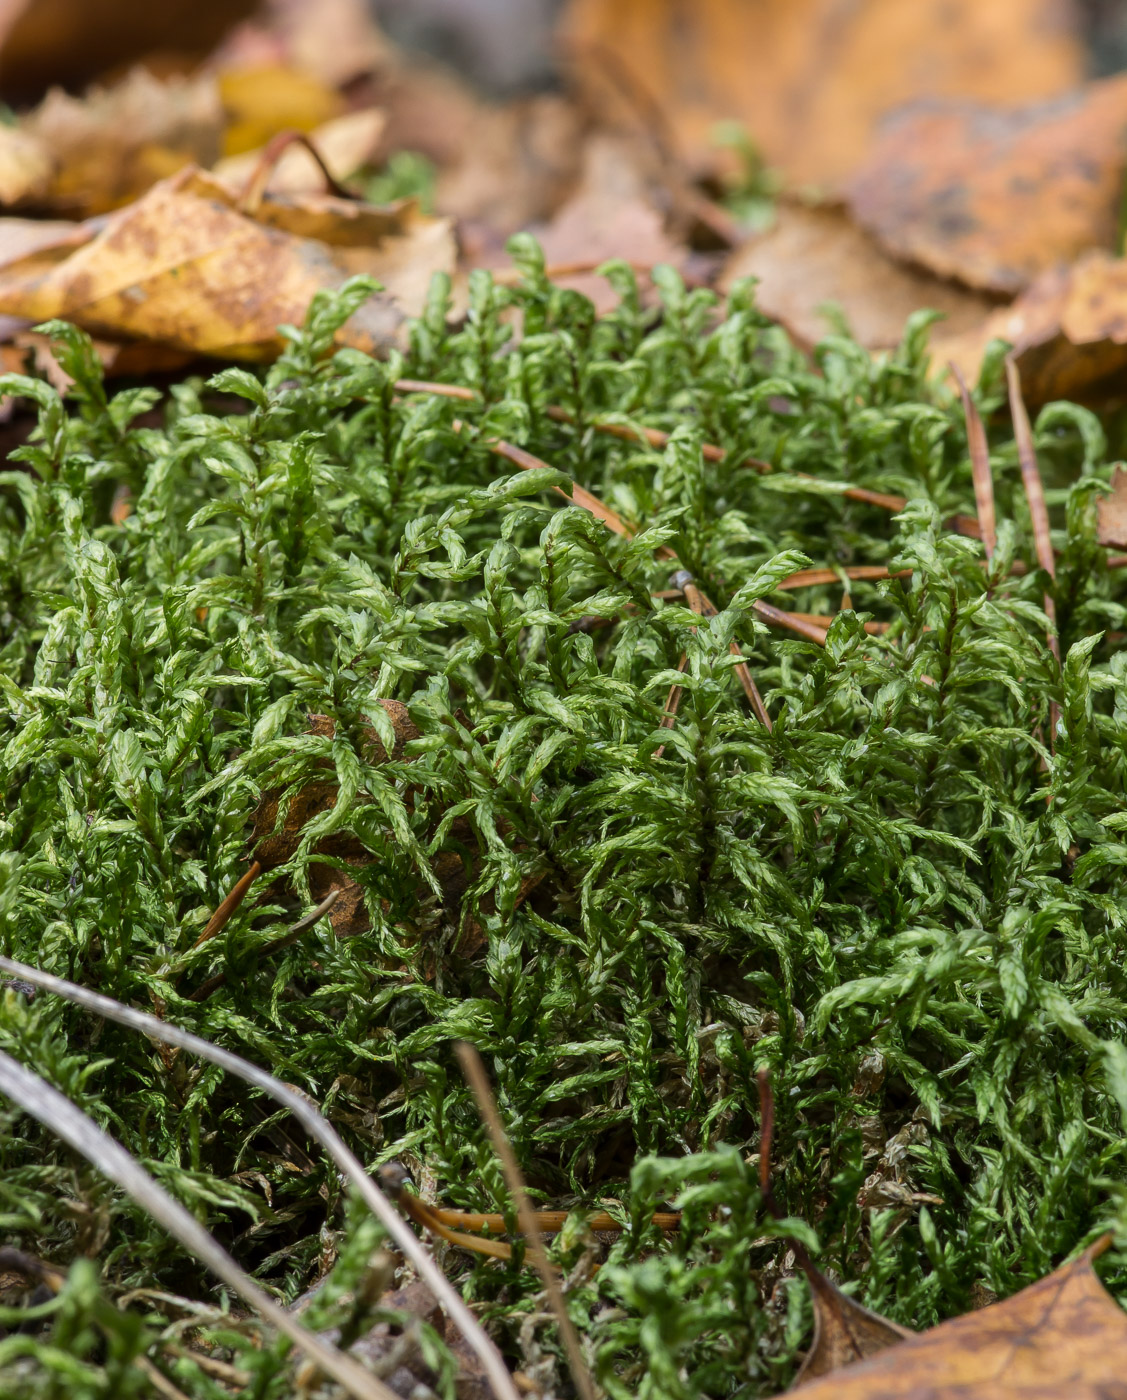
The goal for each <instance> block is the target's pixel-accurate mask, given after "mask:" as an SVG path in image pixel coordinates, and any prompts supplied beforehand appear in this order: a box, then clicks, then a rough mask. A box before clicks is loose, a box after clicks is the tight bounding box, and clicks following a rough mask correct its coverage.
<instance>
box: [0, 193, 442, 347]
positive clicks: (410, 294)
mask: <svg viewBox="0 0 1127 1400" xmlns="http://www.w3.org/2000/svg"><path fill="white" fill-rule="evenodd" d="M339 206H343V208H342V207H339ZM345 210H347V211H349V217H351V219H352V224H350V225H349V226H348V227H349V233H350V234H355V230H356V228H358V227H361V226H362V227H363V228H364V229H365V232H366V233H368V234H371V235H372V236H373V237H378V241H377V242H376V243H374V244H373V245H372V246H365V245H363V244H361V243H359V242H358V243H354V244H352V245H351V246H348V235H346V236H345V237H344V238H342V239H341V246H340V247H331V246H330V245H329V244H328V243H327V242H324V241H322V240H321V239H317V238H313V237H309V236H299V235H298V234H296V233H295V232H291V231H288V230H287V228H286V227H285V225H286V224H287V222H289V223H291V224H295V223H299V222H300V221H301V220H302V219H306V220H307V221H309V220H311V221H312V222H313V226H316V227H318V228H320V229H321V231H322V232H324V233H326V234H328V233H329V232H331V231H332V229H333V226H334V220H335V221H336V222H338V223H339V222H342V221H343V220H344V218H345ZM397 219H398V223H397V222H396V220H397ZM268 220H272V221H273V222H268ZM365 221H366V222H365ZM381 231H382V232H381ZM406 245H410V246H409V247H408V246H406ZM358 249H359V250H360V251H359V252H358V251H357V250H358ZM341 252H347V253H349V254H353V255H355V256H354V258H353V260H352V262H351V264H350V261H349V260H348V259H342V258H339V257H338V256H337V254H338V253H341ZM358 262H363V268H362V269H361V268H358V267H357V266H356V263H358ZM452 264H453V242H452V238H451V235H450V230H449V227H448V225H447V224H446V223H445V221H443V220H427V219H425V218H424V216H422V215H420V214H418V212H417V211H415V210H414V209H412V208H411V207H409V206H406V207H404V206H400V207H398V208H394V209H389V210H385V211H380V210H371V209H366V208H365V206H356V205H352V204H350V203H348V202H347V201H331V202H330V203H329V204H328V205H326V204H323V203H322V204H317V205H314V206H312V207H307V206H303V205H302V204H300V203H297V202H291V203H290V204H289V205H286V206H283V205H281V204H279V203H276V202H275V201H272V200H264V201H263V202H262V205H261V206H260V208H259V210H258V216H257V217H251V216H250V215H248V214H247V213H245V212H243V211H242V210H240V209H239V208H238V206H237V205H236V203H235V200H234V198H233V196H232V195H231V193H230V191H229V190H227V189H226V187H225V186H224V185H222V184H221V183H220V182H219V181H217V180H215V179H214V177H212V176H210V175H208V174H207V173H206V172H204V171H201V170H198V169H196V168H195V167H190V168H188V169H186V170H183V171H181V172H180V173H179V174H177V175H175V176H173V177H172V178H171V179H169V180H164V181H161V182H160V183H159V184H157V185H155V186H154V187H153V188H152V189H151V190H150V191H149V192H148V193H147V194H146V195H144V196H143V197H142V198H141V199H139V200H138V201H137V202H136V203H135V204H132V205H130V206H129V207H128V208H126V209H123V210H120V211H118V212H117V213H115V214H112V215H110V216H109V217H108V219H106V220H105V221H104V222H103V223H102V224H101V225H99V226H98V227H97V229H96V231H95V232H94V236H93V237H92V238H91V239H90V241H89V242H88V243H86V244H85V245H84V246H82V247H80V248H78V249H77V250H76V251H74V252H73V253H72V254H71V255H70V256H69V257H67V258H65V259H64V260H62V261H60V262H55V263H53V264H51V265H48V266H46V267H44V265H43V259H42V258H29V259H24V260H23V261H21V262H16V263H14V264H12V265H11V266H9V267H8V268H0V314H7V315H12V316H26V317H28V318H29V319H33V320H41V319H46V318H48V317H52V316H61V317H65V318H66V319H68V320H72V321H74V322H76V323H77V324H78V325H81V326H83V327H84V328H85V329H86V330H89V331H91V332H92V333H94V334H96V335H103V336H107V337H110V338H114V339H133V338H135V339H141V340H147V341H154V342H157V343H159V344H161V345H165V346H172V347H174V348H177V349H180V350H184V351H188V352H191V353H197V354H206V355H216V356H223V357H225V358H230V359H247V360H267V359H270V358H272V357H273V356H274V355H276V354H277V353H278V351H279V349H280V348H281V346H282V341H281V339H280V338H279V336H278V333H277V327H278V325H280V324H293V323H299V322H300V321H301V320H302V318H303V317H304V315H305V312H306V309H307V307H308V305H309V301H310V299H311V297H312V296H313V294H314V293H315V292H317V291H319V290H320V289H322V288H326V287H334V286H338V285H339V284H340V283H341V282H343V281H344V280H345V278H346V277H347V276H348V275H349V273H350V272H352V271H358V270H363V271H365V272H369V273H371V274H372V275H373V276H375V277H377V278H379V279H380V281H381V282H383V283H384V285H385V286H386V288H387V291H386V293H379V294H377V295H376V296H374V297H372V298H370V299H369V301H368V302H366V303H365V304H364V305H363V306H362V307H361V308H360V309H359V311H357V312H356V314H355V315H354V316H353V317H352V318H351V319H350V320H349V322H348V323H347V325H346V326H345V327H344V328H343V330H342V332H341V336H340V338H341V340H342V342H344V343H347V344H350V345H355V346H357V347H358V348H361V349H364V350H367V351H370V352H373V353H379V352H381V351H384V350H386V349H387V348H388V347H389V346H390V345H392V344H394V343H396V340H397V337H398V335H399V333H400V331H401V328H402V325H403V321H404V312H403V307H402V304H401V302H400V300H399V297H400V295H401V294H402V295H403V296H404V297H406V298H407V299H408V301H409V302H410V301H412V299H417V296H418V288H419V285H420V283H421V282H422V281H423V280H424V279H425V278H429V275H430V273H431V272H433V271H435V270H437V269H438V268H439V267H442V268H444V269H445V270H450V268H451V267H452Z"/></svg>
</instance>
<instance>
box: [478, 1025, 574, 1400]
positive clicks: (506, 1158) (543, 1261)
mask: <svg viewBox="0 0 1127 1400" xmlns="http://www.w3.org/2000/svg"><path fill="white" fill-rule="evenodd" d="M456 1049H457V1052H458V1061H459V1063H460V1064H461V1066H462V1073H463V1074H464V1075H465V1076H466V1080H467V1082H468V1083H469V1086H470V1088H471V1089H472V1090H473V1095H474V1098H475V1099H476V1100H477V1108H478V1112H479V1113H480V1114H481V1116H482V1119H483V1120H484V1122H485V1126H486V1128H487V1129H488V1130H489V1136H490V1139H491V1140H492V1143H493V1150H494V1152H496V1154H497V1156H498V1157H499V1158H500V1161H501V1167H502V1169H503V1170H504V1173H505V1181H506V1182H507V1183H508V1187H509V1194H510V1195H511V1196H512V1198H513V1203H514V1205H515V1206H516V1209H517V1219H518V1220H519V1221H520V1228H521V1233H522V1234H523V1235H524V1237H525V1239H526V1240H527V1241H528V1254H529V1257H530V1258H531V1260H532V1262H533V1264H534V1265H535V1266H536V1271H537V1273H539V1275H540V1279H541V1281H542V1282H543V1284H544V1291H545V1293H546V1294H547V1295H548V1302H549V1303H550V1304H551V1308H552V1311H553V1312H554V1313H555V1315H556V1321H557V1322H558V1323H559V1328H560V1337H561V1339H562V1341H563V1344H564V1351H565V1352H566V1353H567V1360H568V1365H569V1366H570V1368H571V1375H572V1379H573V1380H574V1381H575V1388H576V1389H577V1390H578V1391H579V1394H580V1395H581V1396H582V1397H583V1400H598V1391H597V1390H596V1389H595V1382H594V1378H593V1377H592V1375H591V1372H590V1371H589V1370H588V1368H587V1362H586V1361H585V1360H584V1357H583V1349H582V1347H581V1346H580V1343H579V1334H578V1332H576V1330H575V1324H574V1323H573V1322H572V1320H571V1317H570V1316H569V1315H568V1311H567V1303H566V1302H565V1300H564V1296H563V1290H562V1289H561V1288H560V1283H559V1279H558V1278H557V1276H556V1272H555V1270H554V1269H553V1268H552V1265H551V1262H550V1261H549V1259H548V1256H547V1254H546V1252H545V1250H544V1241H543V1238H542V1237H541V1234H540V1227H539V1225H538V1224H537V1223H536V1212H535V1211H534V1210H533V1209H532V1205H531V1203H530V1202H529V1199H528V1192H527V1191H526V1190H525V1186H524V1178H523V1177H522V1176H521V1172H520V1167H519V1166H518V1165H517V1159H516V1155H515V1154H514V1152H513V1149H512V1146H511V1144H510V1142H509V1139H508V1137H507V1136H506V1134H505V1129H504V1126H503V1124H502V1123H501V1115H500V1113H499V1112H498V1110H497V1104H496V1102H495V1101H494V1098H493V1091H492V1090H491V1089H490V1087H489V1079H488V1076H487V1075H486V1073H485V1066H484V1065H483V1064H482V1062H481V1056H480V1055H479V1054H478V1053H477V1050H476V1049H475V1048H474V1047H473V1046H472V1045H470V1044H469V1043H468V1042H467V1041H464V1040H462V1041H459V1042H458V1044H457V1047H456Z"/></svg>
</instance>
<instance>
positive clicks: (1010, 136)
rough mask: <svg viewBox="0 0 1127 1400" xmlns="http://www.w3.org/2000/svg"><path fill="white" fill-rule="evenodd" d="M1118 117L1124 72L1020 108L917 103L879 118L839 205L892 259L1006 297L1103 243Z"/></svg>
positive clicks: (1126, 110) (1109, 239)
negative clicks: (868, 150) (884, 119)
mask: <svg viewBox="0 0 1127 1400" xmlns="http://www.w3.org/2000/svg"><path fill="white" fill-rule="evenodd" d="M1125 125H1127V75H1121V76H1118V77H1114V78H1107V79H1105V80H1103V81H1102V82H1096V83H1091V84H1089V86H1088V87H1086V88H1084V89H1082V90H1081V91H1079V92H1077V93H1074V94H1071V95H1069V96H1068V97H1065V98H1060V99H1057V100H1055V101H1052V102H1047V103H1042V104H1038V105H1035V106H1028V107H1018V108H1010V109H1004V108H998V107H986V106H982V105H978V104H974V103H970V102H947V103H927V104H920V105H918V106H916V107H912V108H909V109H908V110H907V111H905V112H903V113H902V114H900V115H898V116H896V117H895V118H893V119H891V120H890V121H889V122H887V123H886V124H885V125H884V127H883V128H882V132H881V134H880V136H879V137H878V139H877V141H876V144H875V146H874V148H873V151H872V153H871V155H870V156H869V157H868V159H867V160H866V162H865V164H864V166H863V167H862V168H861V169H860V170H859V171H858V172H857V174H856V175H855V176H854V178H853V180H852V181H851V182H850V186H849V201H850V206H851V208H852V210H853V213H854V215H855V216H856V218H857V219H858V221H859V222H860V223H861V224H862V225H863V226H864V227H865V228H867V229H869V230H870V231H871V232H873V233H874V234H875V235H876V236H877V237H878V238H880V239H881V241H882V242H883V243H884V244H885V246H886V247H887V248H889V249H890V251H891V252H893V253H895V254H897V255H898V256H900V257H903V258H910V259H912V260H914V261H915V262H918V263H920V264H921V265H922V266H924V267H927V268H929V269H930V270H931V271H932V272H935V273H938V274H939V275H940V276H942V277H956V278H958V279H959V280H960V281H963V282H965V283H967V284H968V285H970V286H972V287H980V288H982V289H984V290H987V291H993V292H999V293H1009V294H1013V293H1014V292H1018V291H1020V290H1021V289H1022V288H1023V287H1025V286H1027V285H1028V283H1029V282H1030V281H1031V280H1032V279H1033V278H1034V277H1035V276H1037V274H1038V273H1040V272H1043V271H1044V270H1045V269H1046V268H1051V267H1053V266H1055V265H1056V264H1057V263H1059V262H1064V261H1070V260H1071V259H1072V258H1074V257H1076V256H1077V254H1079V253H1081V252H1082V251H1084V250H1085V249H1087V248H1093V247H1105V248H1110V247H1111V245H1112V243H1113V241H1114V238H1115V228H1116V218H1117V214H1118V203H1119V189H1120V185H1121V183H1122V177H1123V166H1124V150H1123V130H1124V127H1125Z"/></svg>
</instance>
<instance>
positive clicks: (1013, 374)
mask: <svg viewBox="0 0 1127 1400" xmlns="http://www.w3.org/2000/svg"><path fill="white" fill-rule="evenodd" d="M1006 384H1007V386H1008V388H1009V391H1010V416H1011V417H1012V418H1013V424H1014V441H1015V442H1016V443H1017V455H1018V460H1019V461H1020V463H1021V479H1022V483H1023V484H1024V486H1025V499H1026V500H1027V501H1028V502H1029V519H1030V522H1031V524H1032V526H1033V547H1034V549H1035V550H1036V553H1037V562H1038V564H1040V566H1041V568H1042V569H1044V570H1045V572H1046V573H1047V574H1048V575H1049V577H1050V578H1051V579H1055V578H1056V576H1057V571H1056V558H1055V557H1054V554H1053V537H1052V534H1051V533H1050V530H1049V508H1048V506H1047V505H1046V504H1045V487H1044V485H1043V484H1042V481H1041V472H1040V469H1039V468H1038V466H1037V450H1036V448H1035V447H1034V445H1033V430H1032V429H1031V428H1030V426H1029V414H1028V413H1027V412H1026V409H1025V400H1024V398H1023V397H1022V394H1021V374H1020V372H1019V370H1018V367H1017V362H1016V361H1015V360H1014V357H1013V356H1012V355H1007V356H1006ZM1044 605H1045V616H1046V617H1047V618H1048V619H1049V638H1048V640H1049V650H1050V651H1051V652H1052V653H1053V655H1054V656H1055V657H1056V659H1057V663H1058V665H1059V663H1060V637H1059V636H1058V635H1057V605H1056V601H1055V599H1054V598H1053V595H1052V594H1051V593H1050V592H1048V591H1046V592H1045V594H1044ZM1059 719H1060V706H1059V705H1058V704H1057V702H1056V701H1055V700H1052V701H1050V702H1049V747H1050V749H1051V750H1052V751H1053V752H1054V753H1055V752H1056V735H1057V721H1058V720H1059Z"/></svg>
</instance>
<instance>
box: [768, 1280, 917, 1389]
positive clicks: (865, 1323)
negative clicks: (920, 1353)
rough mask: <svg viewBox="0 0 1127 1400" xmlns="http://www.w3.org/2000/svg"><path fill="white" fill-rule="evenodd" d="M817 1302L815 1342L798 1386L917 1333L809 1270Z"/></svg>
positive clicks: (800, 1375) (814, 1297)
mask: <svg viewBox="0 0 1127 1400" xmlns="http://www.w3.org/2000/svg"><path fill="white" fill-rule="evenodd" d="M803 1272H804V1273H805V1274H806V1279H807V1282H808V1283H809V1284H810V1296H811V1298H812V1300H813V1303H814V1340H813V1342H812V1344H811V1347H810V1350H809V1351H808V1352H807V1353H806V1360H805V1361H804V1362H803V1363H802V1368H801V1369H800V1371H799V1373H798V1375H797V1377H796V1378H795V1385H796V1386H800V1385H803V1384H805V1382H807V1381H813V1380H817V1378H818V1377H819V1376H825V1375H828V1374H829V1373H830V1372H831V1371H838V1370H840V1369H841V1367H842V1366H849V1365H851V1364H852V1363H853V1362H854V1361H863V1360H864V1359H865V1358H866V1357H869V1356H876V1354H877V1353H878V1352H881V1351H885V1350H887V1349H888V1348H889V1347H891V1346H895V1345H896V1343H897V1342H902V1341H903V1340H904V1339H905V1338H906V1337H911V1336H913V1335H914V1333H912V1332H909V1331H907V1329H906V1328H903V1327H901V1326H899V1325H898V1324H897V1323H895V1322H890V1321H889V1319H888V1318H887V1317H881V1316H880V1314H879V1313H875V1312H870V1311H869V1309H868V1308H865V1307H862V1306H861V1304H860V1303H858V1302H855V1301H854V1300H853V1299H852V1298H850V1297H849V1296H848V1294H845V1293H843V1292H842V1291H841V1289H840V1288H838V1287H837V1285H836V1284H834V1283H831V1282H830V1280H829V1279H828V1278H826V1276H825V1274H823V1273H822V1271H821V1270H820V1269H817V1268H814V1267H813V1266H812V1265H811V1266H810V1267H809V1268H805V1269H804V1270H803Z"/></svg>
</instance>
